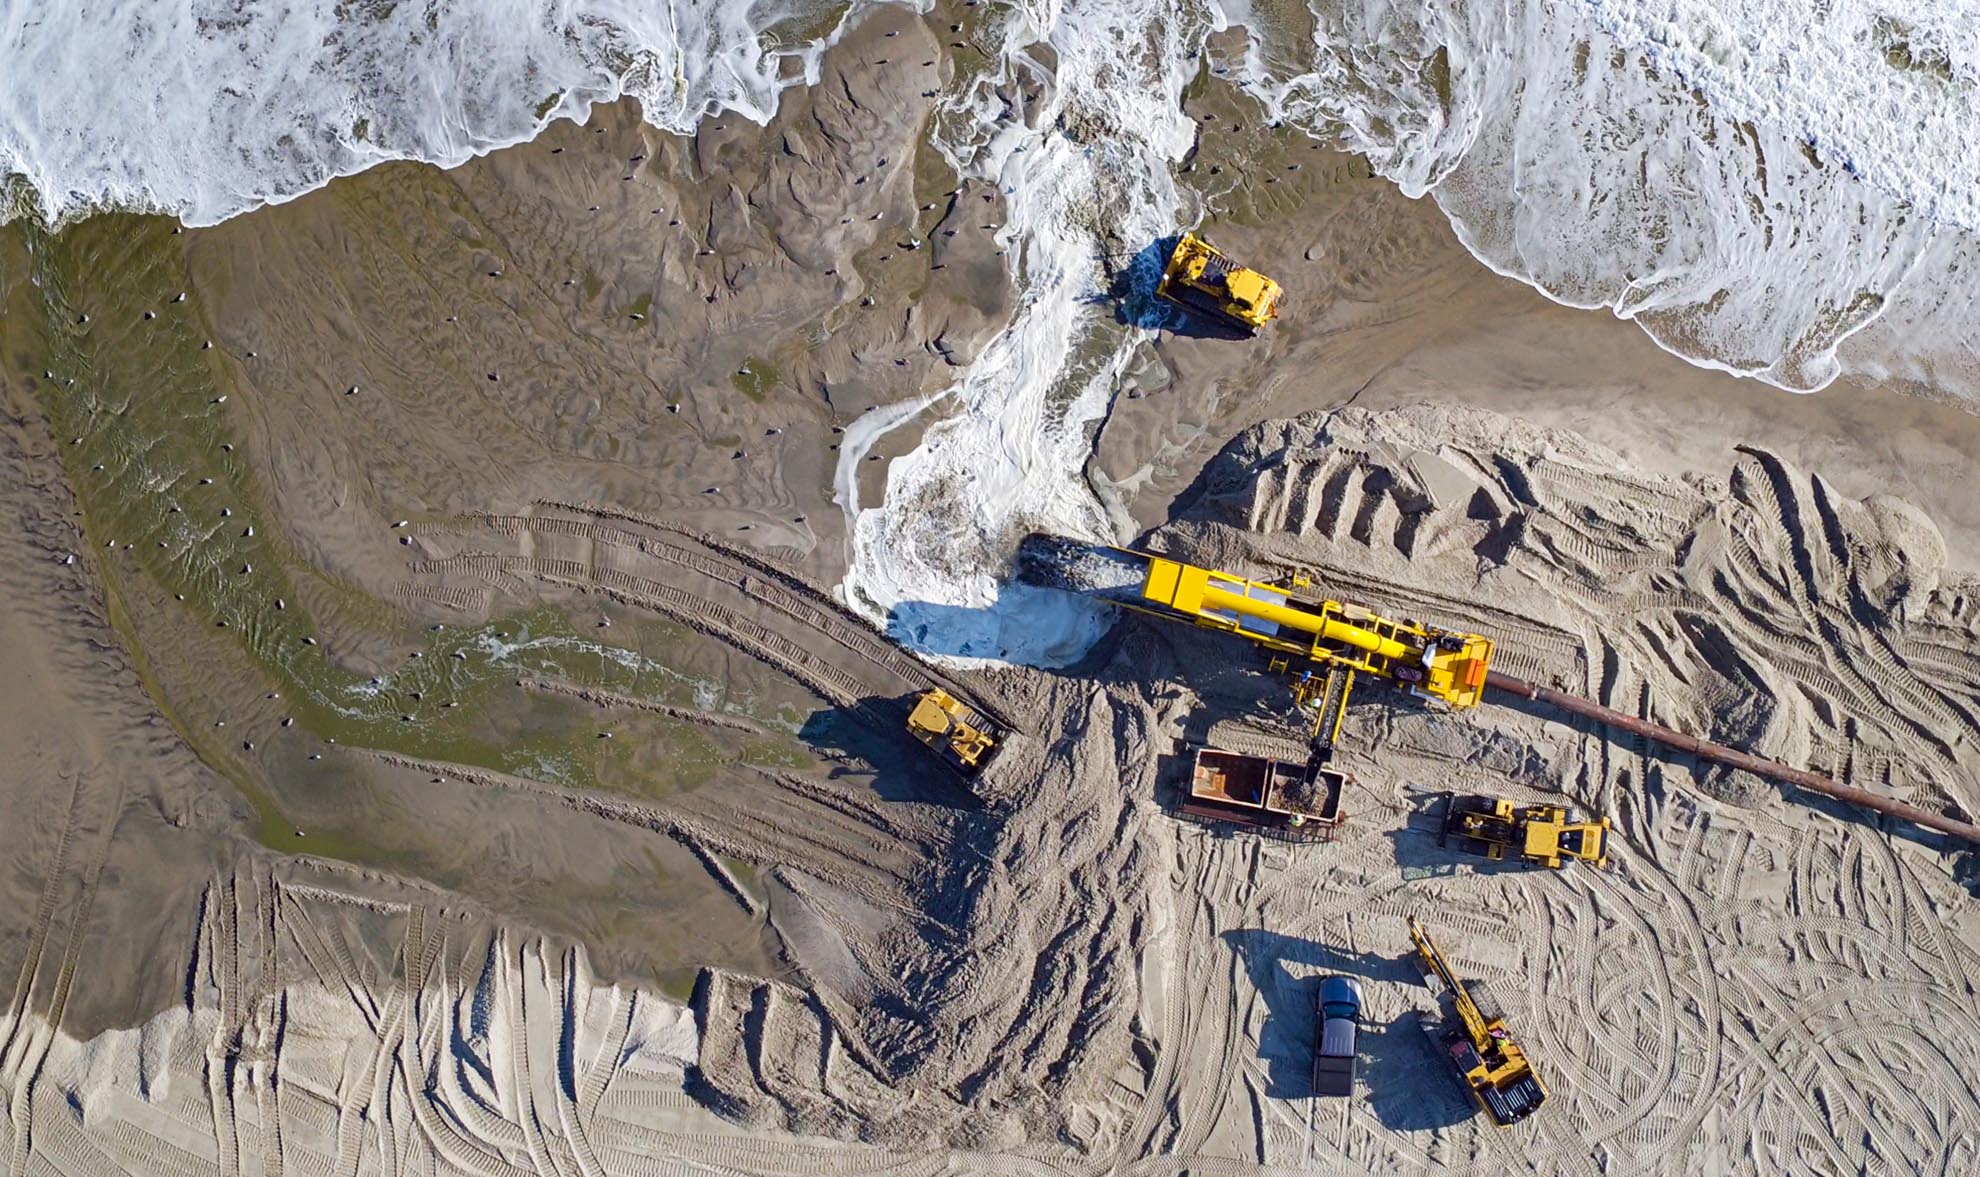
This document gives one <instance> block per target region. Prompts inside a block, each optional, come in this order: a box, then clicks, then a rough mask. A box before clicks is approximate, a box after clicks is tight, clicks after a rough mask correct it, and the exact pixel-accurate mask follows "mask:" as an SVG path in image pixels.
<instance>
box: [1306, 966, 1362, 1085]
mask: <svg viewBox="0 0 1980 1177" xmlns="http://www.w3.org/2000/svg"><path fill="white" fill-rule="evenodd" d="M1317 1012H1318V1017H1317V1018H1316V1019H1315V1020H1316V1021H1317V1022H1318V1023H1319V1029H1320V1034H1319V1038H1320V1042H1319V1047H1318V1049H1316V1050H1315V1051H1314V1052H1313V1094H1315V1095H1321V1096H1345V1095H1353V1094H1354V1057H1355V1036H1356V1034H1357V1033H1358V1032H1359V1030H1360V1029H1361V986H1360V985H1359V984H1358V983H1356V981H1355V979H1354V978H1353V977H1338V976H1336V977H1328V978H1327V979H1326V980H1324V981H1322V982H1320V997H1319V1002H1318V1011H1317Z"/></svg>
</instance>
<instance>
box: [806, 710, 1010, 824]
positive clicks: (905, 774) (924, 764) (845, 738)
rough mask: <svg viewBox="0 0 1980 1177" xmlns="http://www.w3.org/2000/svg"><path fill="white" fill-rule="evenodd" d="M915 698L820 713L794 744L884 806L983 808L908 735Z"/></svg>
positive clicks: (963, 784) (966, 787) (965, 785)
mask: <svg viewBox="0 0 1980 1177" xmlns="http://www.w3.org/2000/svg"><path fill="white" fill-rule="evenodd" d="M913 706H914V697H913V696H912V695H904V696H900V697H897V698H889V697H887V696H884V695H870V696H868V697H866V698H863V699H861V700H859V701H858V702H856V703H854V704H852V705H851V706H848V707H822V708H820V709H819V710H817V711H814V712H812V713H811V716H810V717H809V718H808V719H806V720H805V721H804V725H803V726H802V727H800V728H799V729H798V738H799V739H801V740H803V741H804V742H805V743H807V744H809V745H811V747H812V748H814V749H816V750H817V751H818V752H819V753H820V754H821V755H823V756H826V757H828V758H831V759H833V760H836V761H839V762H840V763H838V764H836V765H834V766H833V767H832V768H831V769H830V771H829V774H828V775H830V776H831V777H832V778H833V779H835V780H837V779H858V778H860V777H862V776H863V777H864V778H865V779H866V783H867V785H868V786H869V787H870V788H871V789H872V790H873V792H874V793H875V794H876V795H877V796H879V798H880V799H881V800H883V801H911V802H916V803H919V804H922V805H939V806H941V807H943V808H945V809H964V810H976V809H981V808H983V803H982V802H981V801H980V800H978V799H977V797H976V795H975V794H974V793H972V792H971V791H970V788H969V782H967V781H965V780H963V779H962V778H961V777H960V776H958V775H956V773H955V772H954V771H952V770H951V769H950V768H949V767H948V766H947V765H945V764H943V763H941V762H940V761H939V760H937V759H936V757H935V755H934V753H932V752H930V751H929V750H928V749H926V748H924V747H922V746H921V744H920V743H918V742H917V741H916V740H915V738H914V737H913V736H912V735H910V734H909V733H908V730H907V715H908V712H909V710H911V709H912V708H913Z"/></svg>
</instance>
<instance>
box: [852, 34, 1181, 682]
mask: <svg viewBox="0 0 1980 1177" xmlns="http://www.w3.org/2000/svg"><path fill="white" fill-rule="evenodd" d="M1001 18H1002V20H1003V22H1004V23H1003V24H1002V26H1001V28H999V29H997V30H996V32H997V33H998V34H999V35H1000V36H1001V39H1002V42H1003V44H1002V52H1001V61H1002V67H1001V71H1000V72H998V73H995V74H992V75H989V76H986V77H984V78H983V79H981V80H980V82H979V84H978V85H977V86H976V88H975V89H973V90H971V91H969V92H967V93H965V94H963V95H961V96H960V97H959V98H958V99H956V100H955V102H954V103H953V104H952V105H951V107H950V109H949V110H948V111H946V112H945V118H944V120H943V126H944V128H945V131H944V133H943V134H942V135H941V136H940V138H939V139H938V146H940V147H941V148H942V150H943V151H944V153H945V154H946V155H947V156H948V157H949V160H950V162H951V163H952V164H953V165H954V166H955V167H956V168H957V170H958V171H959V172H961V173H962V174H963V175H965V176H970V177H974V178H979V179H987V180H992V181H994V182H995V183H997V184H998V186H999V187H1000V188H1001V189H1002V190H1003V192H1004V193H1005V196H1006V200H1007V204H1008V208H1009V220H1008V222H1007V223H1006V225H1005V227H1004V229H1003V232H1002V235H1001V238H1000V242H1001V243H1002V244H1004V245H1005V246H1006V247H1007V248H1008V249H1009V251H1010V252H1009V256H1010V258H1011V260H1012V262H1013V265H1012V267H1011V268H1012V278H1013V280H1014V281H1015V282H1016V284H1017V287H1018V298H1017V306H1018V310H1017V312H1016V314H1015V316H1014V318H1013V320H1012V322H1011V324H1010V326H1009V327H1008V328H1007V329H1006V330H1005V331H1004V332H1003V333H1002V334H1000V335H999V336H998V337H997V338H996V339H994V340H993V341H992V342H991V343H990V345H989V346H988V347H986V348H985V349H984V350H983V352H982V354H981V356H980V357H979V358H978V359H977V361H976V363H975V364H974V365H973V366H972V367H971V368H970V370H969V372H968V374H967V375H966V376H965V377H964V379H963V381H962V383H961V384H959V385H958V386H956V387H955V388H954V389H953V390H952V393H953V398H952V403H953V405H954V411H953V413H952V414H951V415H949V416H947V417H944V418H942V419H941V420H938V421H935V422H934V423H932V424H931V425H929V427H928V429H927V431H926V432H925V434H924V435H923V438H922V443H921V445H920V446H919V447H918V448H916V449H915V450H914V451H913V452H911V453H909V454H906V455H904V456H902V457H899V458H896V459H895V460H894V461H893V463H892V464H891V465H890V467H889V469H888V472H887V487H886V495H885V498H884V500H883V501H882V502H881V503H879V504H877V505H875V506H873V507H870V508H867V509H865V510H861V511H860V512H859V513H858V514H857V515H856V517H855V518H854V521H853V529H852V560H851V569H850V571H849V572H848V574H847V577H846V582H845V595H846V599H847V601H848V603H849V604H851V605H852V606H853V607H854V608H857V609H860V610H862V611H864V612H866V613H868V614H869V615H870V616H873V617H875V618H876V619H882V620H884V621H885V622H886V623H887V624H888V626H889V631H890V632H891V633H892V634H893V635H894V636H895V637H896V638H897V639H899V640H901V641H902V642H904V643H906V644H908V645H909V646H912V647H914V648H917V649H921V650H923V651H926V652H929V653H936V654H945V655H953V656H961V657H967V658H999V659H1005V660H1010V661H1017V662H1025V663H1030V664H1034V665H1059V664H1063V663H1065V662H1067V661H1070V660H1072V659H1074V658H1077V657H1078V656H1079V655H1080V654H1082V653H1084V652H1085V650H1086V649H1087V648H1088V647H1089V646H1090V645H1091V644H1092V642H1093V640H1094V639H1095V638H1096V637H1097V636H1098V635H1099V634H1100V632H1101V631H1102V629H1103V628H1104V615H1103V613H1102V611H1101V610H1100V609H1099V608H1098V607H1094V606H1088V605H1085V604H1083V603H1080V602H1077V601H1075V600H1073V599H1072V598H1069V597H1066V596H1064V595H1063V594H1055V593H1044V592H1039V591H1037V590H1032V589H1026V588H1024V587H1023V586H1008V585H1003V586H1000V581H1001V580H1002V578H1003V577H1004V576H1005V575H1006V573H1007V572H1008V568H1007V565H1008V562H1009V560H1010V556H1011V553H1012V552H1013V551H1015V550H1016V547H1017V541H1018V540H1019V539H1020V538H1022V537H1023V535H1024V534H1025V533H1027V532H1029V531H1034V530H1039V531H1055V532H1061V533H1064V534H1070V535H1076V536H1082V537H1093V538H1099V537H1111V528H1110V526H1109V524H1108V521H1107V516H1106V513H1105V511H1104V510H1103V509H1102V507H1101V506H1100V504H1099V502H1098V501H1097V500H1096V499H1095V498H1094V496H1093V494H1092V492H1091V491H1090V490H1089V489H1088V487H1087V486H1086V484H1085V482H1084V480H1083V478H1082V471H1083V469H1084V467H1085V463H1086V458H1087V455H1088V451H1089V447H1090V441H1089V437H1088V429H1089V427H1090V426H1091V425H1092V424H1093V423H1094V422H1095V421H1097V420H1098V419H1099V418H1100V417H1101V416H1102V415H1103V414H1104V413H1105V412H1106V407H1107V404H1108V402H1109V399H1110V398H1111V396H1112V394H1113V391H1114V389H1115V387H1116V386H1117V384H1118V382H1119V378H1120V375H1121V371H1122V369H1123V367H1124V366H1125V365H1126V363H1127V361H1128V359H1129V357H1130V356H1131V355H1132V353H1133V350H1134V348H1135V347H1136V346H1137V345H1138V344H1139V343H1140V342H1141V340H1142V339H1143V338H1145V333H1143V332H1139V331H1136V330H1133V329H1129V328H1124V327H1121V326H1119V325H1117V324H1116V323H1114V321H1113V318H1112V314H1111V311H1110V309H1108V308H1107V307H1105V306H1104V305H1100V304H1102V303H1103V302H1104V300H1102V299H1099V298H1096V297H1095V296H1097V295H1099V294H1101V293H1102V290H1101V287H1102V273H1101V268H1100V265H1099V263H1098V260H1097V256H1098V253H1099V251H1100V250H1101V249H1103V248H1106V247H1107V244H1108V243H1110V242H1111V243H1112V244H1113V246H1114V247H1115V248H1116V249H1119V248H1120V247H1122V246H1125V247H1126V251H1127V252H1132V251H1133V250H1134V249H1138V248H1140V246H1142V245H1144V244H1146V243H1147V242H1148V241H1150V240H1153V239H1154V238H1156V237H1158V236H1161V235H1162V234H1164V233H1167V232H1169V231H1171V230H1172V229H1173V228H1174V226H1175V223H1176V217H1177V214H1178V211H1179V209H1180V207H1181V203H1182V202H1181V196H1180V194H1179V193H1178V192H1177V190H1176V187H1175V185H1174V182H1173V180H1172V178H1171V175H1170V170H1169V169H1170V163H1171V162H1172V161H1173V160H1175V159H1178V158H1180V157H1181V156H1182V155H1183V154H1184V153H1185V152H1186V151H1187V150H1188V149H1189V146H1190V144H1191V143H1192V142H1193V139H1194V128H1193V127H1192V125H1191V123H1190V121H1189V119H1188V118H1186V117H1185V116H1184V115H1183V114H1182V111H1181V101H1180V96H1181V93H1182V88H1183V86H1184V85H1185V83H1187V81H1188V80H1189V76H1190V74H1191V72H1192V70H1193V67H1194V62H1195V54H1196V52H1197V49H1198V46H1199V45H1200V43H1201V36H1202V32H1203V30H1204V28H1205V27H1206V23H1207V22H1206V21H1205V20H1204V19H1203V17H1202V16H1201V15H1199V14H1195V13H1193V12H1188V11H1184V12H1178V11H1177V8H1176V6H1174V5H1170V4H1164V3H1160V2H1158V0H1111V2H1109V0H1099V2H1089V3H1070V4H1066V5H1064V6H1062V7H1061V6H1055V5H1039V6H1036V7H1035V8H1019V9H1014V10H1011V11H1009V12H1006V13H1004V14H1002V16H1001ZM1039 42H1049V44H1050V45H1051V46H1052V48H1053V49H1054V50H1055V51H1056V55H1057V63H1056V68H1055V69H1054V70H1053V71H1052V74H1051V78H1052V84H1051V85H1049V86H1048V87H1047V88H1046V92H1045V94H1044V97H1043V98H1042V99H1041V100H1040V102H1039V103H1038V104H1037V105H1036V108H1035V109H1032V110H1030V111H1028V112H1025V113H1024V114H1023V115H1021V116H1019V115H1013V113H1012V109H1013V108H1012V106H1011V104H1010V103H1008V102H1007V101H1006V96H1008V95H1010V94H1013V93H1017V92H1020V91H1021V89H1022V87H1021V85H1020V82H1021V81H1022V80H1023V79H1022V78H1021V77H1020V75H1022V74H1026V73H1029V74H1030V75H1031V78H1032V79H1033V80H1039V79H1043V78H1045V77H1047V74H1046V71H1044V70H1043V69H1040V68H1038V67H1037V66H1036V65H1035V63H1033V62H1032V61H1031V60H1030V58H1029V57H1028V54H1027V50H1028V47H1029V46H1032V45H1035V44H1037V43H1039ZM945 403H950V402H945ZM855 460H856V459H855V458H853V457H851V456H850V455H848V454H846V453H845V452H844V451H842V452H841V457H840V462H841V464H842V469H843V466H844V464H845V463H847V462H850V461H855Z"/></svg>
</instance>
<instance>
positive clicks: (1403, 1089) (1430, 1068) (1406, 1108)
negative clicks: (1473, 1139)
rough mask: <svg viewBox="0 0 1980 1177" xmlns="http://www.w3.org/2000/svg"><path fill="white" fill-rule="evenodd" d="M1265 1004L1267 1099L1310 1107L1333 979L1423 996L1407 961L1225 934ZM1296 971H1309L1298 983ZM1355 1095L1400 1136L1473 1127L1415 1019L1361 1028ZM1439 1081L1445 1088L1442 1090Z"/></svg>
mask: <svg viewBox="0 0 1980 1177" xmlns="http://www.w3.org/2000/svg"><path fill="white" fill-rule="evenodd" d="M1223 939H1224V943H1226V944H1228V945H1230V948H1231V951H1232V952H1234V953H1235V954H1236V955H1237V958H1238V961H1239V963H1240V964H1242V965H1243V967H1244V970H1245V974H1246V976H1247V977H1249V978H1250V980H1251V983H1252V985H1253V986H1254V987H1256V988H1257V990H1258V993H1259V996H1260V997H1261V998H1263V999H1264V1002H1265V1020H1264V1022H1263V1023H1262V1024H1261V1025H1260V1027H1259V1031H1258V1055H1259V1059H1260V1061H1261V1062H1263V1063H1264V1064H1265V1073H1266V1090H1265V1094H1266V1095H1268V1096H1270V1097H1271V1098H1273V1099H1313V1098H1317V1097H1316V1096H1315V1095H1314V1094H1313V1052H1314V1050H1315V1049H1316V1048H1317V1046H1318V1027H1317V1025H1316V1020H1315V1010H1314V1002H1315V1000H1316V998H1317V997H1318V994H1319V990H1320V981H1321V979H1322V978H1323V977H1325V976H1326V975H1328V974H1330V973H1338V974H1341V975H1344V976H1350V977H1355V978H1358V979H1359V980H1360V981H1361V982H1362V983H1363V988H1364V990H1373V989H1374V988H1376V987H1377V986H1384V987H1394V986H1404V987H1408V988H1411V989H1419V990H1420V989H1421V986H1422V982H1421V981H1420V980H1419V978H1418V976H1417V973H1416V970H1415V968H1413V967H1412V966H1411V964H1410V962H1409V960H1408V959H1407V958H1402V959H1398V958H1395V957H1388V956H1380V955H1377V954H1375V953H1369V952H1346V951H1343V950H1341V949H1338V948H1335V947H1333V946H1331V945H1327V944H1322V943H1320V942H1318V941H1314V940H1308V939H1305V938H1303V937H1299V936H1287V935H1284V934H1282V933H1279V932H1271V931H1267V930H1265V929H1263V928H1234V929H1232V930H1230V931H1228V932H1225V933H1224V934H1223ZM1292 965H1306V966H1311V970H1312V971H1306V970H1302V972H1305V975H1304V976H1295V975H1294V973H1293V970H1292V968H1291V967H1289V966H1292ZM1356 1047H1357V1050H1358V1053H1359V1055H1360V1058H1359V1060H1358V1061H1357V1063H1356V1067H1355V1070H1356V1074H1357V1075H1358V1082H1357V1083H1356V1092H1355V1094H1354V1096H1352V1097H1351V1098H1354V1099H1358V1100H1362V1101H1363V1103H1364V1104H1365V1106H1367V1107H1368V1108H1369V1109H1370V1110H1371V1111H1373V1112H1374V1113H1375V1115H1376V1116H1377V1118H1379V1119H1380V1120H1381V1121H1382V1123H1383V1124H1384V1125H1385V1126H1387V1127H1388V1128H1390V1129H1393V1130H1395V1131H1413V1130H1417V1129H1428V1128H1442V1127H1447V1126H1449V1125H1451V1124H1456V1123H1460V1122H1462V1121H1464V1120H1466V1119H1469V1118H1470V1116H1471V1114H1472V1108H1471V1104H1470V1103H1469V1102H1468V1101H1467V1100H1466V1099H1465V1098H1464V1096H1463V1094H1462V1093H1461V1092H1459V1091H1457V1090H1456V1088H1455V1086H1454V1085H1453V1084H1452V1083H1451V1082H1450V1081H1449V1080H1448V1079H1444V1078H1442V1076H1441V1074H1440V1072H1441V1071H1442V1070H1443V1069H1444V1062H1443V1060H1442V1059H1441V1058H1439V1057H1437V1054H1436V1051H1435V1050H1434V1049H1432V1047H1431V1044H1430V1041H1429V1040H1428V1039H1427V1038H1425V1037H1424V1036H1423V1034H1422V1032H1421V1031H1420V1030H1418V1029H1417V1026H1416V1020H1415V1015H1414V1014H1404V1015H1403V1016H1401V1017H1399V1018H1397V1019H1395V1020H1394V1021H1391V1022H1387V1023H1379V1022H1377V1023H1370V1022H1366V1021H1364V1023H1363V1025H1362V1028H1361V1033H1360V1034H1359V1035H1358V1036H1357V1037H1356ZM1440 1079H1441V1085H1440Z"/></svg>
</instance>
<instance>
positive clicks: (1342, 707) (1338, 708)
mask: <svg viewBox="0 0 1980 1177" xmlns="http://www.w3.org/2000/svg"><path fill="white" fill-rule="evenodd" d="M1018 577H1019V579H1021V580H1023V581H1025V582H1026V583H1029V584H1033V585H1038V586H1042V587H1047V588H1060V589H1066V590H1068V591H1072V592H1077V593H1081V594H1083V595H1086V596H1094V597H1099V598H1101V599H1103V600H1107V601H1110V602H1112V603H1114V604H1117V605H1120V606H1122V607H1123V608H1127V609H1133V610H1135V611H1137V612H1140V613H1147V614H1150V615H1153V616H1156V617H1165V618H1168V619H1170V620H1173V621H1182V622H1186V623H1188V624H1191V625H1196V626H1201V627H1203V628H1205V629H1215V630H1221V631H1223V632H1225V633H1230V634H1235V635H1236V636H1238V637H1241V638H1244V639H1246V640H1247V641H1250V642H1252V643H1253V644H1255V645H1257V646H1259V647H1261V648H1262V649H1264V650H1265V651H1266V652H1267V654H1268V655H1269V657H1270V666H1271V668H1272V669H1273V670H1274V671H1278V672H1281V673H1285V674H1289V675H1291V676H1292V679H1293V684H1292V693H1293V698H1294V701H1295V702H1296V703H1297V704H1298V706H1299V708H1300V710H1301V712H1302V714H1304V715H1305V716H1306V717H1307V719H1308V720H1309V721H1310V723H1311V725H1312V730H1313V733H1314V742H1315V745H1316V752H1320V751H1321V750H1322V749H1323V748H1324V749H1330V748H1332V746H1333V743H1334V739H1335V737H1336V736H1337V735H1338V734H1339V731H1340V726H1341V720H1342V717H1343V716H1344V715H1346V713H1347V701H1348V693H1349V691H1351V690H1352V689H1353V687H1354V681H1355V676H1356V675H1359V674H1368V675H1373V676H1374V677H1376V678H1381V679H1385V680H1387V681H1389V682H1390V683H1393V684H1394V685H1396V686H1399V687H1401V688H1402V689H1404V690H1406V691H1408V692H1409V693H1410V694H1412V695H1416V696H1418V697H1419V698H1424V699H1433V700H1436V701H1438V702H1440V703H1444V704H1446V705H1448V706H1451V707H1454V708H1458V709H1463V708H1467V707H1475V706H1477V705H1478V701H1479V699H1480V697H1481V696H1482V695H1483V694H1484V690H1485V675H1486V672H1487V670H1488V669H1489V667H1490V665H1491V661H1492V640H1491V639H1490V638H1487V637H1484V636H1482V635H1479V634H1475V633H1461V632H1458V631H1455V630H1447V629H1440V628H1438V627H1436V626H1432V625H1424V624H1422V623H1420V622H1415V621H1408V620H1400V619H1396V618H1389V617H1382V616H1378V615H1377V614H1375V613H1372V612H1370V611H1369V610H1367V609H1363V608H1360V607H1358V606H1355V605H1344V604H1342V603H1340V602H1339V601H1327V600H1313V599H1310V598H1307V597H1303V596H1297V595H1295V591H1296V590H1297V589H1300V588H1304V587H1306V586H1307V583H1308V582H1307V581H1305V580H1304V579H1300V578H1296V579H1294V580H1293V581H1291V582H1289V583H1287V584H1266V583H1263V582H1260V581H1255V580H1247V579H1245V578H1243V577H1241V576H1234V575H1232V574H1230V573H1228V572H1216V571H1213V570H1211V569H1208V568H1198V567H1196V566H1195V565H1193V564H1184V563H1182V562H1181V561H1178V560H1170V559H1167V558H1166V557H1163V556H1157V555H1153V554H1151V553H1148V552H1137V551H1133V550H1130V549H1128V548H1113V547H1102V546H1099V545H1094V544H1083V543H1080V542H1078V541H1076V540H1069V539H1065V538H1063V537H1061V536H1051V535H1032V536H1028V537H1026V538H1025V540H1024V542H1023V543H1021V544H1020V545H1019V546H1018Z"/></svg>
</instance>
